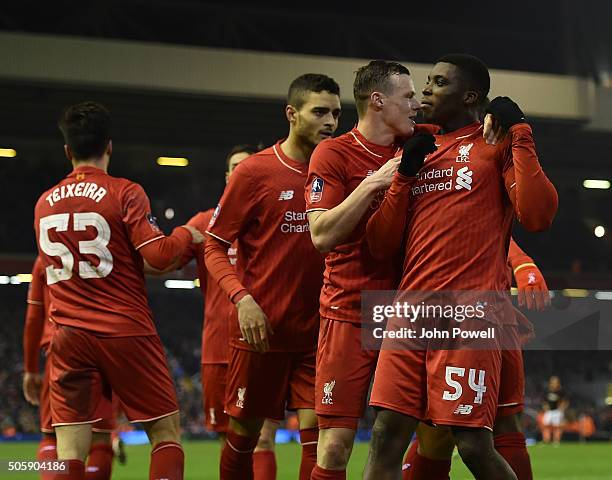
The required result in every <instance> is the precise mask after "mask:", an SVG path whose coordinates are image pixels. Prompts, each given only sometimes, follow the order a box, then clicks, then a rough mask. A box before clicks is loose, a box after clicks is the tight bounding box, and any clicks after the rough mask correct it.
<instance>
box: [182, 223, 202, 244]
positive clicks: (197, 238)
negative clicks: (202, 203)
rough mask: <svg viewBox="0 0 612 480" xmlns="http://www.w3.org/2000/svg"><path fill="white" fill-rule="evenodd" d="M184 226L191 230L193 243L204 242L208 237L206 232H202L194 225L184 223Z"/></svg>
mask: <svg viewBox="0 0 612 480" xmlns="http://www.w3.org/2000/svg"><path fill="white" fill-rule="evenodd" d="M183 226H184V227H185V228H186V229H187V230H189V231H190V232H191V242H192V243H202V242H203V241H204V240H205V239H206V237H204V234H203V233H202V232H200V231H199V230H198V229H197V228H195V227H194V226H193V225H183Z"/></svg>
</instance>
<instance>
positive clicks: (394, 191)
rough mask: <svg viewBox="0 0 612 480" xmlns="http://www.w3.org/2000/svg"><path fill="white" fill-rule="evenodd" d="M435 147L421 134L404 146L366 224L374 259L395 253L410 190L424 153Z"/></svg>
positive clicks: (393, 255)
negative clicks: (397, 163) (388, 185)
mask: <svg viewBox="0 0 612 480" xmlns="http://www.w3.org/2000/svg"><path fill="white" fill-rule="evenodd" d="M435 150H436V145H435V138H434V137H433V135H431V134H425V133H420V134H418V135H415V136H414V137H412V138H411V139H410V140H408V141H407V142H406V144H405V145H404V150H403V152H402V157H401V162H400V165H399V169H398V172H397V173H396V175H395V178H394V179H393V182H392V183H391V187H390V188H389V190H388V191H387V193H386V195H385V199H384V200H383V202H382V203H381V205H380V207H379V208H378V210H377V211H376V212H375V213H374V214H373V215H372V216H371V217H370V220H369V221H368V225H367V227H366V236H367V240H368V246H369V248H370V253H372V256H373V257H374V258H376V259H379V260H383V259H388V258H392V257H395V256H396V255H397V254H398V253H399V251H400V248H401V245H402V240H403V237H404V231H405V230H406V221H407V215H408V206H409V204H410V189H411V187H412V185H413V184H414V183H415V182H416V180H417V174H418V172H419V170H420V169H421V168H422V167H423V163H424V161H425V156H426V155H427V154H429V153H432V152H434V151H435Z"/></svg>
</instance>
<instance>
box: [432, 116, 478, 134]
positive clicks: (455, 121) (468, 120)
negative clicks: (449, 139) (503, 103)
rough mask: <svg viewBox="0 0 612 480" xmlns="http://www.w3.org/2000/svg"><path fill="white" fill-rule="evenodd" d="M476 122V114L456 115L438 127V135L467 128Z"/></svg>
mask: <svg viewBox="0 0 612 480" xmlns="http://www.w3.org/2000/svg"><path fill="white" fill-rule="evenodd" d="M477 121H478V114H476V113H472V112H465V114H462V115H457V116H456V117H454V118H451V119H449V120H448V121H446V122H444V123H443V124H441V125H440V127H441V128H442V130H441V131H440V133H442V134H445V133H449V132H454V131H455V130H459V129H461V128H463V127H467V126H468V125H471V124H472V123H475V122H477Z"/></svg>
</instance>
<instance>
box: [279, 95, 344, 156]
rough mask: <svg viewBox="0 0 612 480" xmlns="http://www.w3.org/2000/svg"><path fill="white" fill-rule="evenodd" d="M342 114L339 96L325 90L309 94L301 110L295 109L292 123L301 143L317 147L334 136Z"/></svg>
mask: <svg viewBox="0 0 612 480" xmlns="http://www.w3.org/2000/svg"><path fill="white" fill-rule="evenodd" d="M340 112H341V109H340V97H339V96H338V95H334V94H333V93H329V92H327V91H325V90H323V91H322V92H307V93H306V96H305V98H304V104H303V105H302V106H301V107H300V108H299V110H298V109H293V112H292V116H291V118H290V121H291V123H292V128H293V129H294V131H295V133H296V134H297V135H298V137H299V138H300V139H301V141H302V142H304V143H306V144H308V145H310V146H311V147H315V146H317V145H318V144H319V143H321V142H322V141H323V140H325V139H327V138H330V137H331V136H332V135H333V134H334V132H335V131H336V128H338V119H339V118H340Z"/></svg>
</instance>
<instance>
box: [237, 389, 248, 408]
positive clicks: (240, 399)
mask: <svg viewBox="0 0 612 480" xmlns="http://www.w3.org/2000/svg"><path fill="white" fill-rule="evenodd" d="M245 394H246V387H238V400H236V406H237V407H238V408H244V396H245Z"/></svg>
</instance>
